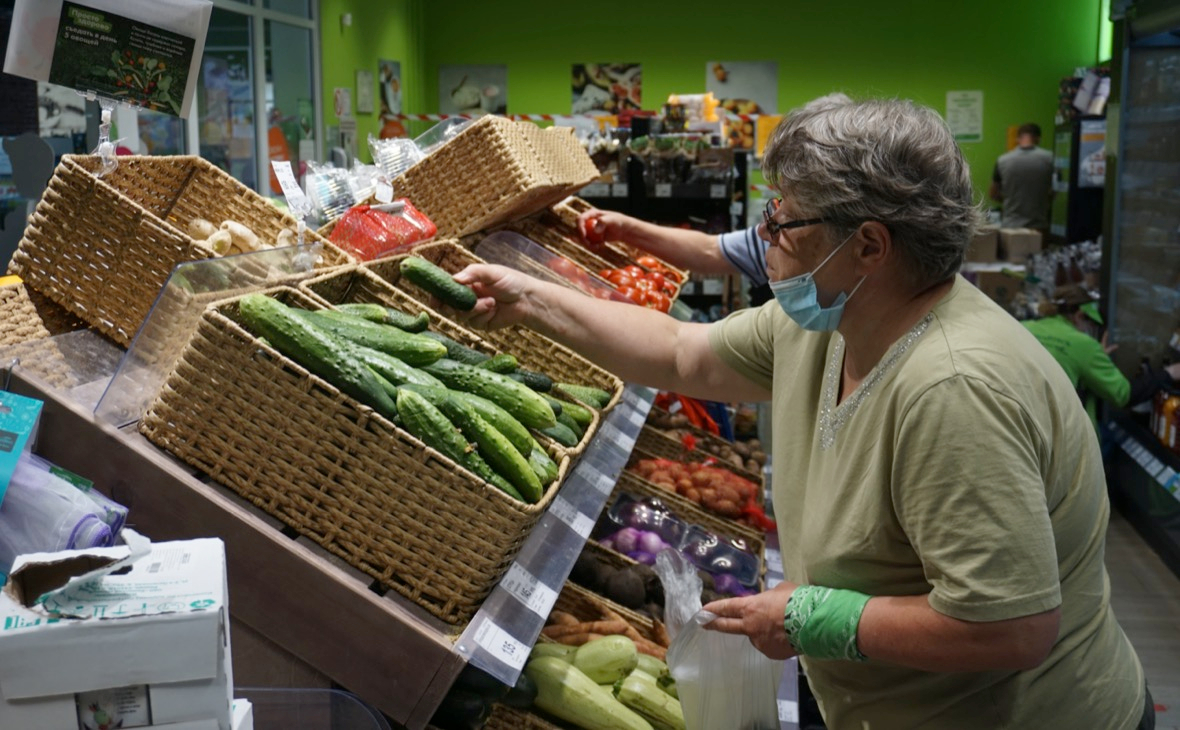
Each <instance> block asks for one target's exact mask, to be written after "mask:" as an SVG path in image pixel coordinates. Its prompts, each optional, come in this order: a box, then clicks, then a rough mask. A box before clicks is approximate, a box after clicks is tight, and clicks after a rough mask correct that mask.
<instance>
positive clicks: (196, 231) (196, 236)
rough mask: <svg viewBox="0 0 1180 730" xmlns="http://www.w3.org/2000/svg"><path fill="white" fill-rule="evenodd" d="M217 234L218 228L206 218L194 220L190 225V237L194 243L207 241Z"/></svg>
mask: <svg viewBox="0 0 1180 730" xmlns="http://www.w3.org/2000/svg"><path fill="white" fill-rule="evenodd" d="M214 233H217V226H215V225H213V224H212V223H210V222H209V221H207V220H205V219H204V218H193V219H192V220H191V221H189V224H188V235H189V236H191V237H192V239H193V240H194V241H205V240H208V239H209V238H211V237H212V236H213V234H214Z"/></svg>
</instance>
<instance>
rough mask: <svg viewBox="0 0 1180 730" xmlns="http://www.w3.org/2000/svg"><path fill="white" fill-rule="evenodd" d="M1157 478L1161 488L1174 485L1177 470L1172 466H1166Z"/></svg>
mask: <svg viewBox="0 0 1180 730" xmlns="http://www.w3.org/2000/svg"><path fill="white" fill-rule="evenodd" d="M1156 478H1157V479H1158V480H1159V483H1160V486H1161V487H1167V486H1168V485H1169V484H1171V483H1172V480H1173V479H1175V478H1176V470H1174V469H1173V468H1172V467H1170V466H1165V467H1164V470H1163V471H1162V472H1160V475H1159V476H1158V477H1156Z"/></svg>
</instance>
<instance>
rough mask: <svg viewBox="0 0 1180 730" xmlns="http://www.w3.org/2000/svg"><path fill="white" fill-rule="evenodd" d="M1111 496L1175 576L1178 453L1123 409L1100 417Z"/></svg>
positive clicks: (1179, 536)
mask: <svg viewBox="0 0 1180 730" xmlns="http://www.w3.org/2000/svg"><path fill="white" fill-rule="evenodd" d="M1106 426H1107V428H1108V429H1109V434H1110V437H1111V441H1112V444H1111V448H1110V449H1109V452H1108V454H1107V457H1106V466H1107V479H1108V486H1109V488H1110V493H1111V501H1112V502H1113V503H1114V504H1115V505H1116V506H1117V507H1118V508H1119V510H1120V511H1121V512H1122V513H1123V514H1124V515H1125V516H1126V517H1127V519H1128V521H1130V522H1131V523H1133V524H1134V525H1135V527H1136V528H1137V529H1138V530H1139V532H1140V533H1141V534H1142V535H1143V536H1144V538H1145V539H1146V540H1147V541H1148V543H1149V544H1151V546H1152V547H1153V548H1154V549H1155V551H1156V552H1157V553H1159V555H1160V557H1161V558H1162V559H1163V561H1164V562H1165V563H1166V564H1167V565H1168V567H1169V568H1171V569H1172V572H1174V573H1176V574H1177V575H1178V576H1180V457H1178V456H1177V455H1176V454H1173V453H1172V452H1171V451H1169V450H1168V449H1167V448H1165V447H1164V445H1163V444H1161V443H1160V442H1159V440H1158V439H1157V438H1156V437H1155V436H1154V435H1153V434H1152V433H1151V431H1150V430H1149V429H1147V428H1146V427H1144V426H1143V424H1141V423H1139V421H1137V420H1136V419H1135V418H1134V417H1133V415H1132V414H1130V413H1128V412H1127V411H1122V410H1118V411H1114V412H1113V413H1112V415H1111V418H1110V420H1109V421H1108V422H1107V423H1106Z"/></svg>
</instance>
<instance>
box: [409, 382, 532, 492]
mask: <svg viewBox="0 0 1180 730" xmlns="http://www.w3.org/2000/svg"><path fill="white" fill-rule="evenodd" d="M431 377H433V376H431ZM440 384H441V383H440ZM451 397H452V398H458V399H460V400H463V401H465V402H466V403H467V405H469V406H471V407H472V408H474V409H475V412H476V413H478V414H479V415H480V416H482V417H483V420H485V421H487V422H488V423H490V424H492V425H493V426H495V427H496V430H497V431H499V432H500V433H502V434H504V437H505V438H506V439H508V440H509V441H511V442H512V445H513V446H515V447H516V450H517V451H519V452H520V454H521V456H529V454H530V453H531V452H532V450H533V445H534V444H536V441H535V440H534V439H533V437H532V435H530V434H529V430H528V429H527V428H525V427H524V425H523V424H522V423H521V422H520V421H518V420H516V419H515V418H513V416H512V414H511V413H509V412H508V411H506V410H504V409H503V408H501V407H500V406H498V405H496V404H495V403H493V402H491V401H490V400H488V399H487V398H484V397H482V396H478V395H474V394H472V393H464V392H463V391H461V390H452V391H451ZM550 481H552V480H550Z"/></svg>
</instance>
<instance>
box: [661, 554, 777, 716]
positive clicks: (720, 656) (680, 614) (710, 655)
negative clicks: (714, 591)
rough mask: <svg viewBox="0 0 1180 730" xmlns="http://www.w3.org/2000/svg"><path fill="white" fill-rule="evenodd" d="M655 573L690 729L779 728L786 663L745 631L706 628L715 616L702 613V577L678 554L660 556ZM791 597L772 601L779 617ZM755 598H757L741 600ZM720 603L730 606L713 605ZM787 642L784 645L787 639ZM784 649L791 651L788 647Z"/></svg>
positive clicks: (670, 653)
mask: <svg viewBox="0 0 1180 730" xmlns="http://www.w3.org/2000/svg"><path fill="white" fill-rule="evenodd" d="M655 569H656V573H657V574H658V575H659V576H660V580H661V582H663V584H664V596H665V599H664V619H665V621H666V624H667V628H668V633H669V635H670V636H671V637H672V646H671V647H670V648H669V649H668V668H669V669H670V670H671V673H672V676H673V677H674V678H675V679H676V686H677V689H678V693H679V695H680V704H681V707H682V708H683V710H684V721H685V724H686V725H687V727H688V730H717V728H727V729H728V728H732V729H733V730H777V728H778V727H779V720H778V704H777V694H778V685H779V679H780V677H781V675H782V670H783V663H782V662H781V661H778V660H774V659H770V658H768V657H767V656H766V655H764V654H762V653H761V652H759V650H758V649H756V648H755V647H754V645H753V644H751V643H750V640H749V639H747V638H746V636H745V635H744V633H743V634H742V635H737V634H735V633H725V632H723V631H711V630H709V629H706V628H705V626H706V625H707V624H710V623H711V622H714V621H715V619H716V618H717V617H716V616H715V615H714V614H712V613H710V612H708V611H704V610H702V609H701V579H700V577H699V576H698V575H697V572H696V567H695V566H693V565H692V564H691V563H689V562H688V560H687V559H686V558H685V557H684V556H683V555H681V554H680V553H679V552H677V551H675V550H664V551H663V552H661V553H660V554H659V555H658V556H656V568H655ZM762 595H767V594H762ZM789 596H790V592H789V591H787V592H783V593H782V596H781V597H779V596H777V595H776V596H775V597H774V598H773V599H771V600H773V601H775V602H778V601H781V603H780V604H779V605H780V610H779V616H780V617H781V616H782V609H781V606H783V605H785V604H786V600H787V598H788V597H789ZM754 598H759V596H753V597H751V598H747V599H740V600H752V599H754ZM718 603H722V604H723V603H727V602H726V601H719V602H715V603H713V604H710V606H716V605H717V604H718ZM722 610H726V611H728V610H729V607H725V606H723V607H722ZM727 620H730V621H733V620H740V619H734V618H728V619H727ZM710 628H713V627H710ZM782 630H783V629H782V620H781V618H780V620H779V631H782ZM784 633H785V632H784ZM783 641H784V644H786V637H785V636H784V637H783ZM786 647H787V649H788V650H789V649H790V644H786Z"/></svg>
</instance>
